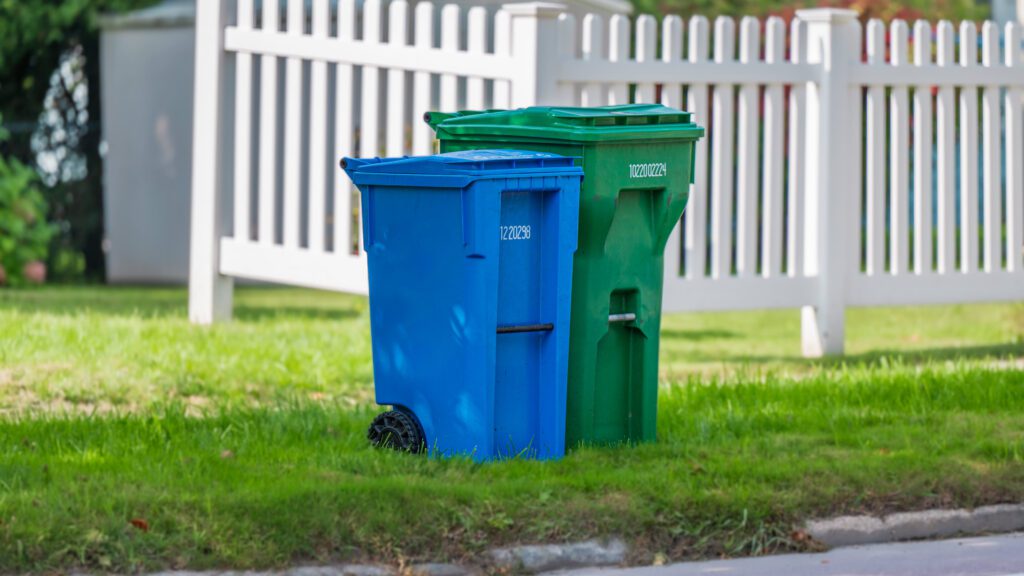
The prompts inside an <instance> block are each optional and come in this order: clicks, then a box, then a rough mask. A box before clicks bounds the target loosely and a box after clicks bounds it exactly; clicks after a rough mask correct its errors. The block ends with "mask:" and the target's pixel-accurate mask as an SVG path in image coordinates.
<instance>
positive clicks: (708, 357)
mask: <svg viewBox="0 0 1024 576" xmlns="http://www.w3.org/2000/svg"><path fill="white" fill-rule="evenodd" d="M1007 358H1024V342H1021V343H1006V344H990V345H985V346H960V347H943V348H924V349H919V350H871V351H868V352H862V353H859V354H846V355H845V356H840V357H834V358H832V357H830V358H804V357H802V356H800V355H798V354H792V355H788V354H777V355H771V354H763V355H752V354H728V353H723V354H702V353H695V354H685V355H682V356H681V357H680V358H679V359H678V360H691V361H700V362H731V363H745V364H778V363H793V364H798V365H805V366H824V367H836V366H840V365H844V364H845V365H856V366H865V367H876V366H883V365H889V364H905V365H916V364H926V363H934V362H945V361H956V360H984V359H991V360H1000V359H1007ZM678 360H677V361H678Z"/></svg>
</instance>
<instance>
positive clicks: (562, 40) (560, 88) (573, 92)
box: [552, 12, 580, 106]
mask: <svg viewBox="0 0 1024 576" xmlns="http://www.w3.org/2000/svg"><path fill="white" fill-rule="evenodd" d="M556 50H557V54H553V55H552V57H553V58H558V59H560V60H562V61H563V62H573V61H575V60H576V17H575V16H573V15H572V14H571V13H569V12H564V13H562V14H559V15H558V45H557V47H556ZM555 91H556V96H555V99H556V101H557V102H558V103H560V104H562V105H566V106H579V103H580V90H579V87H578V86H577V85H576V84H575V83H573V82H558V83H557V85H556V88H555Z"/></svg>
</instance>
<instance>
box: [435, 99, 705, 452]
mask: <svg viewBox="0 0 1024 576" xmlns="http://www.w3.org/2000/svg"><path fill="white" fill-rule="evenodd" d="M424 119H425V120H426V121H427V123H428V124H430V126H431V127H432V128H433V129H434V131H435V132H436V133H437V138H438V139H439V140H440V149H441V152H454V151H458V150H472V149H480V148H518V149H525V150H533V151H538V152H554V153H556V154H561V155H564V156H576V157H580V158H582V163H583V172H584V176H583V185H582V187H581V189H580V219H579V242H578V246H577V250H576V255H575V259H574V264H573V284H572V285H573V289H572V306H571V309H572V318H571V321H570V336H569V339H570V341H569V380H568V391H567V393H568V397H567V400H568V401H567V414H566V444H567V446H568V447H570V448H572V447H574V446H576V445H577V444H579V443H581V442H583V443H588V444H609V443H619V442H635V441H649V440H654V437H655V432H654V431H655V422H656V414H657V403H658V340H659V338H658V331H659V329H660V327H661V289H662V280H663V275H664V272H663V270H664V267H663V264H664V262H663V261H664V251H665V243H666V242H667V240H668V236H669V234H670V233H671V232H672V228H673V227H674V226H675V225H676V222H678V221H679V218H680V216H681V215H682V213H683V208H685V206H686V201H687V198H688V196H689V185H690V184H691V183H692V173H693V159H694V147H695V146H694V145H695V143H696V142H697V140H699V139H700V138H701V137H702V136H703V135H704V129H703V128H701V127H700V126H697V125H696V124H694V123H693V122H692V121H691V116H690V114H689V113H688V112H682V111H680V110H675V109H672V108H668V107H665V106H660V105H656V104H634V105H625V106H607V107H601V108H561V107H532V108H523V109H519V110H507V111H503V110H490V111H485V112H458V113H453V114H446V113H438V112H429V113H427V114H426V115H425V118H424Z"/></svg>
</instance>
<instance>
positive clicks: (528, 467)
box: [0, 287, 1024, 573]
mask: <svg viewBox="0 0 1024 576" xmlns="http://www.w3.org/2000/svg"><path fill="white" fill-rule="evenodd" d="M185 305H186V304H185V292H184V291H183V290H179V289H125V288H102V287H97V288H52V289H44V290H29V291H9V290H8V291H0V573H2V572H5V571H14V572H22V571H52V570H68V569H75V568H87V569H110V570H118V571H130V570H140V569H158V568H166V567H179V568H180V567H190V568H205V567H233V568H256V567H277V566H283V565H286V564H289V563H306V562H338V561H386V562H396V563H400V562H405V561H418V560H463V559H469V558H472V557H473V556H474V555H475V554H477V553H479V552H480V551H481V550H484V549H486V548H488V547H491V546H495V545H502V544H509V543H516V542H523V543H533V542H546V541H568V540H578V539H584V538H589V537H594V536H603V535H621V536H623V537H625V538H626V539H627V540H628V541H630V542H631V543H632V544H633V549H634V553H633V556H634V557H633V558H632V560H633V561H635V562H645V561H650V559H651V558H652V557H653V555H654V554H656V553H661V554H664V555H666V556H667V557H668V558H671V559H678V558H694V557H704V556H717V555H740V554H760V553H768V552H773V551H778V550H787V549H803V548H806V546H807V544H806V543H805V542H802V541H801V540H800V538H794V535H793V534H792V531H793V529H794V526H796V525H798V524H799V522H801V521H802V520H804V519H806V518H808V517H816V516H826V515H832V514H837V513H847V512H863V511H869V512H877V511H891V510H910V509H916V508H923V507H931V506H972V505H979V504H988V503H996V502H1020V501H1024V304H1007V305H977V306H949V307H934V308H913V309H872V310H854V311H851V312H850V313H849V318H848V329H847V332H848V346H847V347H848V350H849V352H850V354H849V355H848V356H847V357H846V358H845V359H843V360H841V361H836V360H831V361H825V362H813V361H807V360H804V359H802V358H800V355H799V317H798V314H797V313H796V312H793V311H782V312H755V313H730V314H687V315H673V316H668V317H666V319H665V321H664V329H663V333H662V386H663V387H662V391H661V396H660V400H659V401H660V404H659V415H658V416H659V420H658V436H659V441H658V442H657V443H656V444H651V445H644V446H640V447H619V448H604V449H596V448H585V449H581V450H578V451H575V452H574V453H572V454H571V455H570V456H568V457H567V458H565V459H564V460H562V461H560V462H555V463H537V462H528V461H507V462H501V463H493V464H486V465H481V464H474V463H472V462H470V461H467V460H463V459H448V460H437V459H427V458H423V457H416V456H410V455H404V454H395V453H388V452H382V451H377V450H373V449H371V448H370V447H369V446H368V445H367V443H366V441H365V439H364V433H365V427H366V425H367V423H368V422H369V420H370V418H371V417H372V415H373V414H374V413H375V412H376V411H377V408H376V407H375V406H374V405H373V396H372V367H371V362H370V346H369V328H368V326H369V325H368V317H367V304H366V300H365V299H362V298H357V297H350V296H343V295H337V294H325V293H319V292H312V291H302V290H277V289H251V288H250V289H241V290H239V291H238V293H237V298H236V314H235V316H236V320H235V321H233V322H231V323H229V324H223V325H218V326H215V327H213V328H201V327H195V326H191V325H189V324H188V322H187V320H186V315H185ZM133 520H134V521H135V524H137V525H138V526H139V527H137V526H135V525H133V524H132V521H133ZM143 528H144V529H143Z"/></svg>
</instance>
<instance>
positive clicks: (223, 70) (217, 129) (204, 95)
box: [188, 0, 234, 324]
mask: <svg viewBox="0 0 1024 576" xmlns="http://www.w3.org/2000/svg"><path fill="white" fill-rule="evenodd" d="M233 4H234V2H231V1H229V0H203V1H202V2H197V3H196V56H195V58H196V60H195V70H196V72H195V74H196V76H195V100H194V111H193V126H192V233H191V245H190V250H189V252H190V253H189V280H188V316H189V319H190V320H191V321H192V322H194V323H196V324H211V323H213V322H214V321H215V320H226V319H228V318H230V317H231V298H232V289H233V282H232V280H231V278H229V277H227V276H224V275H222V274H221V273H220V239H221V237H222V236H223V232H224V230H223V221H224V218H223V211H224V209H225V206H224V204H225V201H224V196H225V194H224V186H223V179H222V178H221V175H222V160H223V158H222V157H221V154H222V151H223V148H222V146H221V144H222V140H223V137H224V134H223V132H224V122H223V120H224V116H223V114H224V108H225V107H224V102H223V100H224V98H225V91H226V82H225V80H226V77H227V72H228V66H227V54H226V53H225V52H224V28H225V26H226V25H227V24H228V17H229V16H228V15H229V13H230V8H231V5H233Z"/></svg>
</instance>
